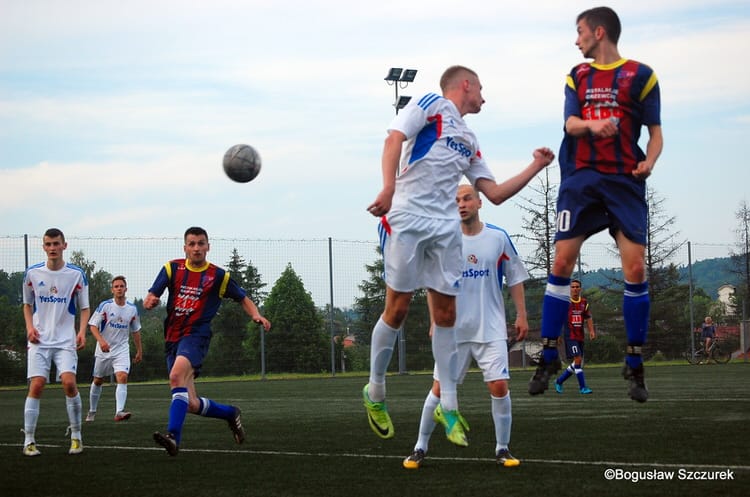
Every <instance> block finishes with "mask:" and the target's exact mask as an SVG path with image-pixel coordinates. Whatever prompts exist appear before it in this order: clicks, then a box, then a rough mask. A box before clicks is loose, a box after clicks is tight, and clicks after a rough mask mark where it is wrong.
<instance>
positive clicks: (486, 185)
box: [475, 147, 555, 205]
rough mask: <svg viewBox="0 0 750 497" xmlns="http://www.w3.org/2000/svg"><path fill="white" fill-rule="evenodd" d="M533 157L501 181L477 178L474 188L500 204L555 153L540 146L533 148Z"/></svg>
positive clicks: (525, 182)
mask: <svg viewBox="0 0 750 497" xmlns="http://www.w3.org/2000/svg"><path fill="white" fill-rule="evenodd" d="M533 156H534V159H533V160H532V161H531V163H530V164H529V165H528V166H526V168H525V169H524V170H523V171H521V172H520V173H518V174H516V175H515V176H513V177H512V178H509V179H507V180H505V181H503V182H502V183H495V182H494V181H492V180H490V179H487V178H480V179H479V180H477V183H476V185H475V186H476V188H477V190H479V191H480V192H482V193H484V195H485V196H486V197H487V199H489V201H490V202H492V203H493V204H495V205H500V204H502V203H503V202H505V201H506V200H508V199H509V198H510V197H512V196H513V195H515V194H516V193H518V192H519V191H521V189H522V188H523V187H524V186H526V185H527V184H528V182H529V181H531V180H532V179H533V178H534V176H536V175H537V173H539V171H541V170H542V169H544V168H545V167H547V166H548V165H549V164H550V163H551V162H552V161H553V160H555V154H554V152H552V150H550V149H549V148H546V147H542V148H538V149H536V150H534V154H533Z"/></svg>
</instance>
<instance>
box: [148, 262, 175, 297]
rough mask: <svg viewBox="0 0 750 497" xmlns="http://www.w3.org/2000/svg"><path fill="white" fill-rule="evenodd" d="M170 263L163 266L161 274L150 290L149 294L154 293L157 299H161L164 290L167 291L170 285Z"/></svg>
mask: <svg viewBox="0 0 750 497" xmlns="http://www.w3.org/2000/svg"><path fill="white" fill-rule="evenodd" d="M170 264H171V263H170V262H167V263H166V264H164V266H162V268H161V270H160V271H159V274H157V275H156V279H155V280H154V283H153V284H152V285H151V288H149V289H148V291H149V293H153V294H154V295H156V296H157V297H161V294H162V293H164V290H166V288H167V285H169V272H168V268H169V267H170Z"/></svg>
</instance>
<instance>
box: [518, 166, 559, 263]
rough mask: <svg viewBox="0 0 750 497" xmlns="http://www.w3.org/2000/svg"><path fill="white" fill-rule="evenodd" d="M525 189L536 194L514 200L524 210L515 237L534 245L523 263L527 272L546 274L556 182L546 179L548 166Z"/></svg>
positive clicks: (550, 255) (551, 249) (551, 257)
mask: <svg viewBox="0 0 750 497" xmlns="http://www.w3.org/2000/svg"><path fill="white" fill-rule="evenodd" d="M529 188H531V190H532V191H533V192H534V193H536V194H537V195H536V197H521V198H522V199H523V200H524V201H525V203H518V202H516V205H517V206H519V207H520V208H521V209H522V210H523V211H524V212H525V214H524V216H523V217H522V218H521V220H522V224H521V226H522V228H523V229H524V230H525V232H524V233H521V234H520V235H519V236H520V237H521V238H523V239H525V240H529V241H531V242H534V243H535V244H536V249H535V250H534V253H533V255H530V256H529V257H526V259H524V263H525V264H526V268H527V269H528V270H529V272H530V273H532V274H533V273H534V272H537V273H538V272H542V271H543V272H544V275H545V276H549V274H550V272H551V271H552V261H553V260H554V243H555V226H556V220H555V218H556V213H555V200H556V198H557V185H555V184H553V183H552V182H551V181H550V179H549V169H545V170H544V178H542V177H541V176H537V177H536V178H534V182H533V183H531V184H530V185H529ZM526 233H528V234H526Z"/></svg>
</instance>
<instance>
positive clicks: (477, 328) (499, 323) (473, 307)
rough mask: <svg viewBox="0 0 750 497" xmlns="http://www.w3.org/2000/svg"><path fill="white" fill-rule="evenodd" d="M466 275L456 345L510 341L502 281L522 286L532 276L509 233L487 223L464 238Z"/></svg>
mask: <svg viewBox="0 0 750 497" xmlns="http://www.w3.org/2000/svg"><path fill="white" fill-rule="evenodd" d="M463 257H464V272H463V277H462V278H461V293H459V294H458V297H457V298H456V342H457V343H464V342H476V343H489V342H492V341H494V340H507V339H508V330H507V326H506V322H505V302H504V299H503V278H504V279H505V283H506V285H507V286H509V287H510V286H514V285H517V284H519V283H523V282H524V281H526V280H527V279H528V278H529V273H528V272H527V271H526V268H525V267H524V265H523V262H522V261H521V258H520V257H519V256H518V252H516V248H515V247H514V246H513V242H511V240H510V237H509V236H508V233H507V232H506V231H505V230H504V229H502V228H498V227H497V226H493V225H491V224H487V223H485V224H484V226H483V228H482V231H480V232H479V234H477V235H473V236H469V235H464V236H463Z"/></svg>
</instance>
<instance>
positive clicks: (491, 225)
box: [484, 223, 518, 255]
mask: <svg viewBox="0 0 750 497" xmlns="http://www.w3.org/2000/svg"><path fill="white" fill-rule="evenodd" d="M484 225H485V227H487V228H489V229H491V230H497V231H500V232H502V233H503V234H504V235H505V238H507V239H508V240H507V241H508V243H509V244H510V248H511V249H512V250H513V254H514V255H518V250H516V246H515V245H513V240H511V238H510V235H509V234H508V232H507V231H505V230H504V229H503V228H501V227H500V226H495V225H494V224H490V223H484Z"/></svg>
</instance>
